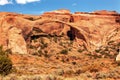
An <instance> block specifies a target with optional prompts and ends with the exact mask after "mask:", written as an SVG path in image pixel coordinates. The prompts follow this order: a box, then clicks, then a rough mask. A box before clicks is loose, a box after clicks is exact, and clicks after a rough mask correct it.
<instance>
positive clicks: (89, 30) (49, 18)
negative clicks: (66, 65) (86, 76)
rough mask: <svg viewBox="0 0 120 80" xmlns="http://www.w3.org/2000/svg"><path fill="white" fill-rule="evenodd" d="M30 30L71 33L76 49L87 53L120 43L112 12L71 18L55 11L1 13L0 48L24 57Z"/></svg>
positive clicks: (118, 25) (119, 20)
mask: <svg viewBox="0 0 120 80" xmlns="http://www.w3.org/2000/svg"><path fill="white" fill-rule="evenodd" d="M34 28H36V29H38V31H42V32H43V33H46V34H56V35H61V34H62V33H64V34H66V35H67V33H68V31H71V32H72V33H71V34H72V35H73V36H74V37H75V40H74V41H76V42H77V43H78V45H84V46H85V47H86V48H87V50H88V51H94V50H95V49H99V48H100V47H101V46H105V45H107V43H108V42H109V41H116V40H119V39H120V17H119V14H118V13H116V12H115V11H105V10H103V11H95V12H92V13H84V12H76V13H74V14H71V13H70V11H69V10H55V11H51V12H46V13H44V14H42V15H40V16H30V15H21V14H16V13H5V12H1V13H0V36H1V38H0V45H4V46H6V47H8V46H9V48H12V49H13V52H16V51H17V50H18V52H20V53H22V54H23V53H27V47H26V43H27V41H29V37H30V35H31V33H32V32H33V31H34ZM16 31H18V32H16ZM18 40H19V41H18ZM20 44H21V45H22V46H20ZM18 48H19V49H18ZM118 58H119V57H118ZM118 58H117V59H116V60H118Z"/></svg>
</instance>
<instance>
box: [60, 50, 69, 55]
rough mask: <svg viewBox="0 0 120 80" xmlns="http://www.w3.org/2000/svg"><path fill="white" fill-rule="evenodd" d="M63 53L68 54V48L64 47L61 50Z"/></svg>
mask: <svg viewBox="0 0 120 80" xmlns="http://www.w3.org/2000/svg"><path fill="white" fill-rule="evenodd" d="M60 53H61V54H68V50H67V49H63V50H61V51H60Z"/></svg>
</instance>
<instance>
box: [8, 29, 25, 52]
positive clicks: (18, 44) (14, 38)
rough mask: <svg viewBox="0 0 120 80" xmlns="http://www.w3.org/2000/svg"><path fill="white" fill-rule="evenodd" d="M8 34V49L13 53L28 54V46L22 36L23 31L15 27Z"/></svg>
mask: <svg viewBox="0 0 120 80" xmlns="http://www.w3.org/2000/svg"><path fill="white" fill-rule="evenodd" d="M8 33H9V34H8V48H10V49H11V51H12V52H13V53H19V54H27V45H26V42H25V40H24V37H23V36H22V31H21V29H18V28H16V27H13V28H11V29H10V30H9V32H8Z"/></svg>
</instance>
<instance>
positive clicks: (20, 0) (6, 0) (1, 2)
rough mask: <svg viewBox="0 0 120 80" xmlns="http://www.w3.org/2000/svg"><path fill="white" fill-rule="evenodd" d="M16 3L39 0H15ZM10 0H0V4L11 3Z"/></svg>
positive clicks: (36, 0)
mask: <svg viewBox="0 0 120 80" xmlns="http://www.w3.org/2000/svg"><path fill="white" fill-rule="evenodd" d="M15 1H16V3H17V4H26V3H31V2H38V1H40V0H15ZM12 3H13V1H12V0H0V5H6V4H12Z"/></svg>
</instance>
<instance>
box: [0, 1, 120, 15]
mask: <svg viewBox="0 0 120 80" xmlns="http://www.w3.org/2000/svg"><path fill="white" fill-rule="evenodd" d="M57 9H69V10H70V11H71V12H76V11H80V12H92V11H95V10H111V11H112V10H115V11H117V12H119V13H120V0H0V12H2V11H4V12H17V13H23V14H35V15H38V14H41V13H43V12H46V11H52V10H57Z"/></svg>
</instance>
